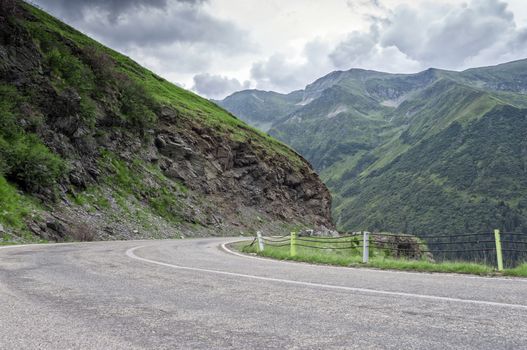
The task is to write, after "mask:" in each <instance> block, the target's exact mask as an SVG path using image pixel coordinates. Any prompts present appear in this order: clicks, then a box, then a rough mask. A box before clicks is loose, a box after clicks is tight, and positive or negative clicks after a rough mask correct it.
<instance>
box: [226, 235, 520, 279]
mask: <svg viewBox="0 0 527 350" xmlns="http://www.w3.org/2000/svg"><path fill="white" fill-rule="evenodd" d="M248 243H250V242H249V241H246V242H239V243H236V244H234V245H233V248H234V249H236V250H238V251H240V252H243V253H248V254H257V255H260V256H263V257H268V258H273V259H278V260H292V261H302V262H308V263H313V264H326V265H336V266H346V267H370V268H377V269H382V270H403V271H420V272H443V273H460V274H472V275H497V274H498V273H497V272H496V271H495V269H494V268H493V267H491V266H488V265H484V264H478V263H472V262H462V261H445V262H440V263H434V262H431V261H428V260H425V259H420V260H413V259H405V258H395V257H392V256H389V254H388V253H387V252H386V251H384V250H383V249H377V248H372V249H370V260H369V262H368V263H367V264H363V263H362V251H361V249H362V248H351V247H350V249H342V250H333V249H328V250H324V251H322V250H318V249H312V248H304V247H297V255H296V256H294V257H292V256H290V248H289V246H284V247H273V246H270V245H266V246H265V249H264V251H263V252H259V251H258V248H257V244H256V243H255V244H253V245H249V244H248ZM324 245H325V246H328V245H327V244H324ZM335 246H336V245H335ZM502 274H503V275H506V276H516V277H527V263H524V264H522V265H520V266H518V267H516V268H513V269H506V270H505V271H503V273H502Z"/></svg>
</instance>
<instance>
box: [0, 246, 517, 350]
mask: <svg viewBox="0 0 527 350" xmlns="http://www.w3.org/2000/svg"><path fill="white" fill-rule="evenodd" d="M234 240H236V239H233V238H230V239H225V238H223V239H216V238H212V239H196V240H178V241H129V242H97V243H78V244H62V245H44V246H26V247H9V248H2V249H0V349H9V350H13V349H53V350H59V349H352V348H357V349H493V350H494V349H527V280H526V279H507V278H479V277H470V276H461V275H447V274H420V273H401V272H387V271H376V270H368V269H350V268H338V267H326V266H312V265H308V264H301V263H287V262H278V261H272V260H267V259H261V258H253V257H244V256H237V255H233V254H231V253H228V252H226V251H224V250H222V249H221V244H222V243H225V242H229V241H234Z"/></svg>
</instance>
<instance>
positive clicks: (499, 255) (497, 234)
mask: <svg viewBox="0 0 527 350" xmlns="http://www.w3.org/2000/svg"><path fill="white" fill-rule="evenodd" d="M494 239H495V240H496V259H497V260H498V271H503V254H502V252H501V238H500V230H497V229H496V230H494Z"/></svg>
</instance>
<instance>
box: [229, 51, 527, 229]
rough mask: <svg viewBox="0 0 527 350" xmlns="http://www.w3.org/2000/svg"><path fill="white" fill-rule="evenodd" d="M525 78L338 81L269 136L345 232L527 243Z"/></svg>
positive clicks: (359, 73)
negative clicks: (317, 182)
mask: <svg viewBox="0 0 527 350" xmlns="http://www.w3.org/2000/svg"><path fill="white" fill-rule="evenodd" d="M525 72H527V60H522V61H516V62H511V63H507V64H502V65H498V66H495V67H484V68H476V69H469V70H466V71H464V72H452V71H444V70H438V69H428V70H426V71H423V72H420V73H417V74H387V73H380V72H373V71H365V70H357V69H352V70H350V71H346V72H333V73H330V74H328V75H327V76H325V77H323V78H320V79H319V80H317V81H316V82H314V83H313V84H310V85H308V86H307V87H306V89H305V90H302V91H299V92H295V93H297V94H298V93H303V94H304V98H303V100H304V101H306V102H307V103H304V104H302V105H296V108H295V110H294V111H292V112H290V113H289V114H286V115H282V116H280V117H278V118H277V121H276V122H275V123H274V124H273V126H272V128H271V129H270V131H269V133H270V134H271V135H275V136H276V137H277V138H279V139H280V140H282V141H284V142H286V143H288V144H290V145H291V146H292V147H293V148H295V149H296V150H297V151H299V152H300V153H301V154H303V155H304V156H305V157H306V158H307V159H308V160H309V161H310V162H312V164H313V165H314V167H315V169H317V170H318V171H319V172H320V174H321V176H322V178H323V180H324V181H325V182H326V184H327V185H328V186H329V188H330V189H331V191H332V192H333V194H334V199H335V200H334V207H333V213H334V217H335V219H336V221H337V224H338V226H339V227H340V228H343V229H371V230H376V229H378V230H389V231H405V232H408V233H415V234H421V235H428V234H436V233H443V232H461V231H467V230H468V231H479V230H489V229H490V228H492V227H501V228H504V229H507V230H509V231H512V230H516V231H518V232H519V231H522V230H523V231H525V230H527V207H526V204H527V203H526V202H525V198H526V195H527V183H526V182H525V179H526V175H527V153H526V152H527V146H526V144H527V137H526V136H525V135H527V125H526V124H525V121H526V118H527V110H526V108H527V98H526V97H527V96H526V95H525V93H526V91H527V88H526V87H527V74H526V73H525ZM227 100H229V97H228V98H227V99H226V100H225V101H227ZM225 101H224V102H225ZM239 103H243V101H239ZM275 118H276V117H275Z"/></svg>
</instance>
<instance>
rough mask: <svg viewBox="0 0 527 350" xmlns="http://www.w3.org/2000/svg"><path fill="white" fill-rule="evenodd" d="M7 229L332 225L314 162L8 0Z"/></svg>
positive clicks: (1, 58) (12, 237)
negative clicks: (314, 169) (310, 162)
mask: <svg viewBox="0 0 527 350" xmlns="http://www.w3.org/2000/svg"><path fill="white" fill-rule="evenodd" d="M0 7H1V8H0V10H1V11H0V97H1V99H0V126H1V127H0V194H1V199H0V235H2V236H1V237H0V238H3V240H4V241H19V240H34V239H55V240H65V239H71V238H77V239H115V238H121V239H122V238H141V237H179V236H188V235H205V234H231V235H232V234H233V233H244V232H248V231H252V230H256V229H263V230H267V231H269V232H283V230H284V229H287V226H291V225H326V226H331V219H330V215H329V210H330V203H331V199H330V196H329V192H328V191H327V189H326V188H325V186H324V185H323V184H322V183H321V182H320V180H319V179H318V177H317V175H316V174H315V173H314V171H313V170H312V169H311V167H310V166H309V164H308V163H307V162H306V161H305V160H304V159H303V158H302V157H300V156H299V155H298V154H297V153H295V152H294V151H292V150H291V149H290V148H288V147H287V146H285V145H284V144H282V143H280V142H278V141H276V140H275V139H273V138H271V137H269V136H268V135H266V134H264V133H262V132H259V131H257V130H256V129H253V128H251V127H249V126H247V125H246V124H245V123H244V122H242V121H240V120H239V119H237V118H235V117H234V116H232V115H231V114H229V113H228V112H226V111H225V110H223V109H221V108H219V107H218V106H217V105H216V104H214V103H212V102H210V101H207V100H205V99H203V98H201V97H199V96H197V95H195V94H193V93H191V92H189V91H186V90H184V89H181V88H179V87H177V86H175V85H173V84H171V83H169V82H167V81H166V80H164V79H163V78H161V77H159V76H157V75H155V74H153V73H152V72H150V71H148V70H146V69H144V68H142V67H141V66H139V65H138V64H137V63H135V62H134V61H132V60H130V59H129V58H127V57H125V56H123V55H121V54H119V53H117V52H115V51H113V50H110V49H108V48H106V47H104V46H102V45H100V44H99V43H97V42H95V41H93V40H92V39H90V38H88V37H86V36H84V35H83V34H81V33H80V32H78V31H76V30H74V29H73V28H71V27H69V26H67V25H65V24H63V23H61V22H60V21H58V20H56V19H55V18H53V17H51V16H49V15H47V14H46V13H44V12H42V11H40V10H38V9H36V8H34V7H32V6H30V5H28V4H26V3H23V2H22V1H14V0H10V1H2V2H0Z"/></svg>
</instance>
